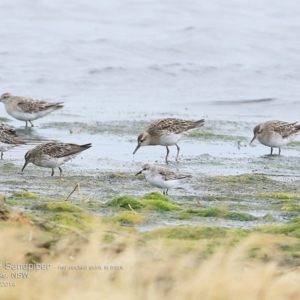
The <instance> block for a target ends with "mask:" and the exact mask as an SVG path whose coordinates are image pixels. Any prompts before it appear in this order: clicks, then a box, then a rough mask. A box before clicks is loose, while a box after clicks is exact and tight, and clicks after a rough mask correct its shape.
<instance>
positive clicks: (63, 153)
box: [22, 142, 92, 176]
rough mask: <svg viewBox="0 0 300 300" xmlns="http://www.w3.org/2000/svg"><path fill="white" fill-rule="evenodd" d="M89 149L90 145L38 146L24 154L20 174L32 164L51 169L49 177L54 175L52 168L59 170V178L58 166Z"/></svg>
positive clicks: (49, 144)
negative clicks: (23, 162)
mask: <svg viewBox="0 0 300 300" xmlns="http://www.w3.org/2000/svg"><path fill="white" fill-rule="evenodd" d="M90 147H92V144H85V145H77V144H67V143H58V142H49V143H44V144H41V145H38V146H36V147H35V148H33V149H31V150H29V151H28V152H27V153H26V154H25V164H24V166H23V168H22V172H23V171H24V169H25V167H26V166H27V165H28V164H29V163H33V164H34V165H36V166H39V167H44V168H51V169H52V172H51V176H53V175H54V168H59V171H60V176H61V174H62V169H61V168H60V166H61V165H62V164H64V163H65V162H66V161H68V160H70V159H72V158H74V157H75V156H77V155H78V154H79V153H80V152H82V151H84V150H86V149H88V148H90Z"/></svg>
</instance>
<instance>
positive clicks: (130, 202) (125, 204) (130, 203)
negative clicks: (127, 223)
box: [106, 195, 145, 209]
mask: <svg viewBox="0 0 300 300" xmlns="http://www.w3.org/2000/svg"><path fill="white" fill-rule="evenodd" d="M106 206H108V207H122V208H127V209H130V207H131V208H132V209H139V208H143V207H145V204H144V203H142V202H141V201H140V200H138V199H136V198H134V197H131V196H127V195H125V196H121V197H117V198H114V199H112V200H110V201H108V202H107V203H106Z"/></svg>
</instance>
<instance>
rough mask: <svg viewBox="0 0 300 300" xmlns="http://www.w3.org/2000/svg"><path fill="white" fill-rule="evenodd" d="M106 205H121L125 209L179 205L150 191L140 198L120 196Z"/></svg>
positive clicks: (166, 208) (166, 207)
mask: <svg viewBox="0 0 300 300" xmlns="http://www.w3.org/2000/svg"><path fill="white" fill-rule="evenodd" d="M106 206H108V207H121V208H125V209H142V208H144V209H146V210H156V211H173V210H180V209H181V207H180V206H179V205H177V204H175V203H173V202H172V201H171V200H170V199H169V198H167V197H166V196H164V195H162V194H160V193H150V194H147V195H145V196H144V197H142V198H141V199H140V200H139V199H136V198H134V197H131V196H127V195H125V196H121V197H117V198H114V199H112V200H110V201H109V202H107V203H106Z"/></svg>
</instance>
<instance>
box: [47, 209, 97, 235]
mask: <svg viewBox="0 0 300 300" xmlns="http://www.w3.org/2000/svg"><path fill="white" fill-rule="evenodd" d="M49 220H50V221H52V222H54V223H56V224H58V225H63V226H65V227H62V226H57V227H56V226H54V227H53V228H52V229H51V232H52V233H54V234H58V235H63V234H69V233H72V232H73V231H74V229H77V230H81V231H87V230H90V229H92V225H93V222H92V221H93V216H92V215H90V214H88V213H86V212H81V213H69V212H57V213H53V214H51V215H50V217H49Z"/></svg>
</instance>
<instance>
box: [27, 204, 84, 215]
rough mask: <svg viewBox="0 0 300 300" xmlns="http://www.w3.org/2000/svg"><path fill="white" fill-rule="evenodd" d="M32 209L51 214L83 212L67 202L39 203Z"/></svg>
mask: <svg viewBox="0 0 300 300" xmlns="http://www.w3.org/2000/svg"><path fill="white" fill-rule="evenodd" d="M33 209H36V210H43V211H51V212H69V213H70V212H71V213H73V212H84V210H83V209H82V208H80V207H79V206H76V205H74V204H72V203H70V202H67V201H64V202H47V203H39V204H36V205H35V206H33Z"/></svg>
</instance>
